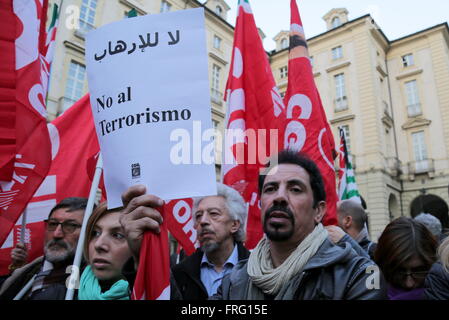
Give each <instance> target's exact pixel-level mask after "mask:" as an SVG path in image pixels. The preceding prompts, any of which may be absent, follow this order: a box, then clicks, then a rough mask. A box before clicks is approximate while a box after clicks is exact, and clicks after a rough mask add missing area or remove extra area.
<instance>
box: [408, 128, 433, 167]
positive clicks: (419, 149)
mask: <svg viewBox="0 0 449 320" xmlns="http://www.w3.org/2000/svg"><path fill="white" fill-rule="evenodd" d="M412 143H413V153H414V156H415V172H416V173H419V172H424V171H427V169H428V166H429V162H428V158H427V148H426V143H425V136H424V131H418V132H414V133H412Z"/></svg>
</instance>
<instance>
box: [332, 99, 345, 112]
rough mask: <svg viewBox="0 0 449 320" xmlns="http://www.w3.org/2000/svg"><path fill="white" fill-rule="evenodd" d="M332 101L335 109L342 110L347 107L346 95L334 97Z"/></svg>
mask: <svg viewBox="0 0 449 320" xmlns="http://www.w3.org/2000/svg"><path fill="white" fill-rule="evenodd" d="M334 103H335V111H343V110H346V109H348V100H347V98H346V96H343V97H340V98H337V99H335V100H334Z"/></svg>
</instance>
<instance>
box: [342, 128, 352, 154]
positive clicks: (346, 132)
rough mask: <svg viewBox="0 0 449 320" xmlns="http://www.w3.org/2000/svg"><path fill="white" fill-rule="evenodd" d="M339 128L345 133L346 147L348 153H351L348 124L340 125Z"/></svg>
mask: <svg viewBox="0 0 449 320" xmlns="http://www.w3.org/2000/svg"><path fill="white" fill-rule="evenodd" d="M341 129H342V130H343V132H344V134H345V140H346V148H347V149H348V153H351V135H350V134H349V126H348V125H344V126H341Z"/></svg>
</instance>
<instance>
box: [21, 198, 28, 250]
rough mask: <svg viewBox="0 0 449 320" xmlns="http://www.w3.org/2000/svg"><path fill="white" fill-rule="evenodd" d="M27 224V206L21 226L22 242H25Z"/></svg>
mask: <svg viewBox="0 0 449 320" xmlns="http://www.w3.org/2000/svg"><path fill="white" fill-rule="evenodd" d="M26 224H27V208H26V207H25V210H24V211H23V214H22V227H21V228H20V242H21V243H25V231H26Z"/></svg>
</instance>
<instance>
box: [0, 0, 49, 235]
mask: <svg viewBox="0 0 449 320" xmlns="http://www.w3.org/2000/svg"><path fill="white" fill-rule="evenodd" d="M4 2H5V1H2V3H4ZM12 3H13V6H12V7H11V8H8V9H10V10H11V9H12V10H13V11H14V13H15V15H16V24H15V27H16V28H15V30H14V32H13V34H14V35H16V39H15V67H16V89H17V90H15V95H16V104H15V107H16V114H15V119H16V121H15V128H16V132H15V135H16V150H15V159H14V160H15V162H14V172H13V176H12V180H9V181H0V244H3V243H4V241H5V240H6V238H7V236H8V234H9V233H10V231H11V230H12V228H13V226H14V225H15V223H16V221H17V219H18V218H19V216H20V215H21V213H22V212H23V210H24V209H25V206H26V205H27V203H28V202H29V201H30V199H31V197H32V196H33V194H34V193H35V192H36V190H37V188H38V187H39V186H40V184H41V183H42V180H43V179H44V178H45V177H46V176H47V173H48V170H49V169H50V164H51V144H50V138H49V135H48V130H47V125H46V110H45V102H44V101H45V91H44V86H45V83H46V82H48V78H47V79H46V77H48V74H45V73H42V67H41V57H42V52H43V50H44V48H45V37H46V32H45V21H46V13H47V4H48V1H39V0H26V1H25V0H22V1H17V0H15V1H13V2H12ZM7 16H8V15H7ZM2 19H3V17H2ZM13 25H14V24H13ZM2 31H3V30H2ZM9 53H10V54H11V52H9ZM6 60H8V61H11V57H9V58H6Z"/></svg>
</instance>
